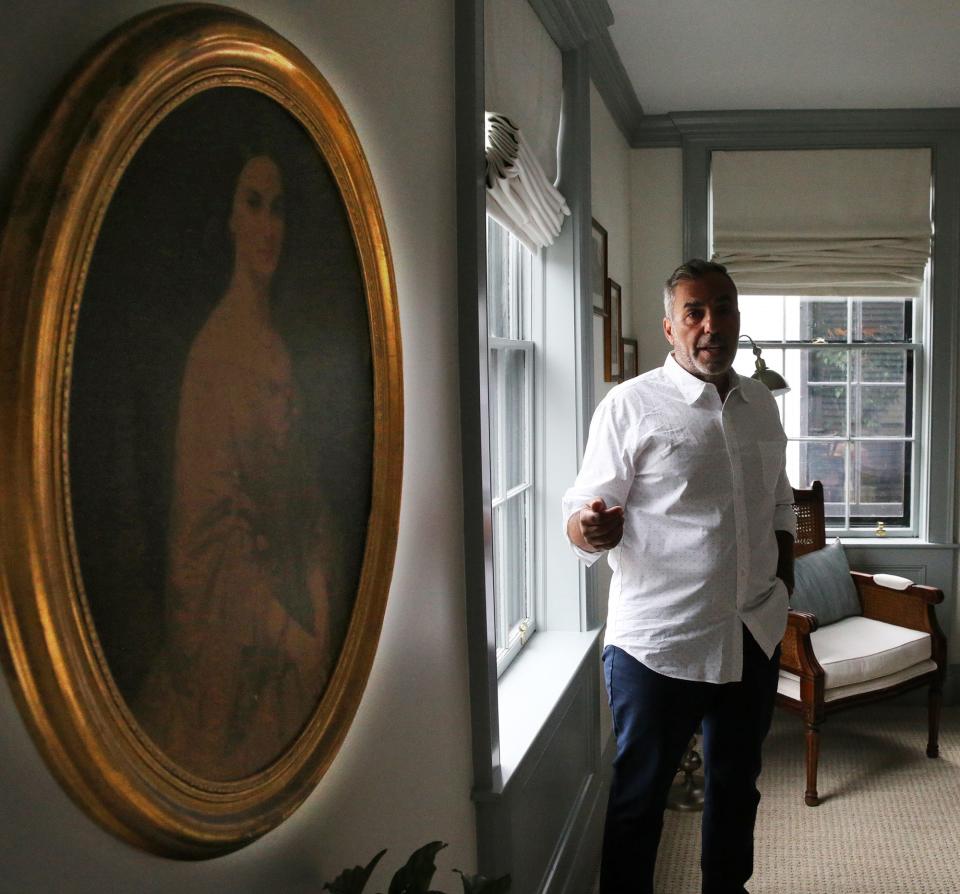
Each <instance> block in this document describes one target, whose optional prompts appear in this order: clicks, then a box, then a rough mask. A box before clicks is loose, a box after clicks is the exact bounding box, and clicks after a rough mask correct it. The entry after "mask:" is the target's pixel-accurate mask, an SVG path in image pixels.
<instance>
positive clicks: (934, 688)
mask: <svg viewBox="0 0 960 894" xmlns="http://www.w3.org/2000/svg"><path fill="white" fill-rule="evenodd" d="M938 683H939V681H937V682H936V683H931V684H930V693H929V695H928V696H927V757H940V707H941V705H942V704H943V692H942V691H941V689H940V686H939V685H938Z"/></svg>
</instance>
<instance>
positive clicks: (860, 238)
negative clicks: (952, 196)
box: [710, 149, 932, 297]
mask: <svg viewBox="0 0 960 894" xmlns="http://www.w3.org/2000/svg"><path fill="white" fill-rule="evenodd" d="M710 185H711V202H712V207H713V215H712V223H713V258H714V259H715V260H717V261H719V262H720V263H722V264H725V265H726V266H727V268H728V269H729V271H730V274H731V275H732V276H733V278H734V280H735V281H736V283H737V287H738V289H739V290H740V292H741V293H742V294H776V295H798V294H802V295H824V294H830V295H838V294H839V295H850V296H868V297H869V296H883V295H891V296H903V297H909V296H916V295H918V294H919V292H920V290H921V288H922V286H923V281H924V273H925V269H926V264H927V260H928V258H929V256H930V238H931V234H932V224H931V218H930V206H931V201H930V197H931V157H930V151H929V150H928V149H829V150H827V149H823V150H821V149H813V150H790V151H779V150H778V151H772V150H771V151H723V152H714V153H713V154H712V158H711V171H710Z"/></svg>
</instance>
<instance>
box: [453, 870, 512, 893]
mask: <svg viewBox="0 0 960 894" xmlns="http://www.w3.org/2000/svg"><path fill="white" fill-rule="evenodd" d="M453 871H454V872H455V873H457V875H459V876H460V881H462V882H463V894H507V892H508V891H509V890H510V876H509V875H502V876H500V878H487V877H486V876H483V875H465V874H464V873H462V872H461V871H460V870H459V869H454V870H453Z"/></svg>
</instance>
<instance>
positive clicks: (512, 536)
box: [493, 491, 530, 649]
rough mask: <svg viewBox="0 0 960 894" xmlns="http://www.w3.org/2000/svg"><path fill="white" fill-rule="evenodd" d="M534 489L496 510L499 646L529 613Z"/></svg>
mask: <svg viewBox="0 0 960 894" xmlns="http://www.w3.org/2000/svg"><path fill="white" fill-rule="evenodd" d="M529 502H530V491H524V492H523V493H520V494H517V495H516V496H515V497H513V498H511V499H510V500H508V501H507V502H506V503H502V504H501V505H499V506H497V507H495V508H494V510H493V535H494V543H495V545H496V546H495V553H494V578H495V588H496V594H497V614H498V618H499V619H500V621H501V622H502V623H498V624H497V648H498V649H503V648H506V645H507V644H506V642H505V639H506V636H505V634H506V632H507V631H509V630H511V629H513V628H514V627H515V626H516V625H517V624H519V623H520V621H522V620H523V619H524V618H525V617H526V605H527V512H528V510H529Z"/></svg>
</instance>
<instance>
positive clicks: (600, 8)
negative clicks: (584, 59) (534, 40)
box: [529, 0, 613, 50]
mask: <svg viewBox="0 0 960 894" xmlns="http://www.w3.org/2000/svg"><path fill="white" fill-rule="evenodd" d="M529 2H530V6H531V7H532V8H533V11H534V12H535V13H536V14H537V16H539V18H540V21H541V22H543V26H544V28H546V29H547V32H548V33H549V35H550V36H551V37H552V38H553V41H554V43H556V45H557V46H558V47H560V49H561V50H575V49H577V48H578V47H581V46H583V45H584V44H585V43H589V42H590V41H591V40H593V39H595V38H596V37H598V36H600V35H601V34H606V33H607V29H608V28H609V27H610V26H611V25H612V24H613V10H612V9H610V4H609V3H607V0H529Z"/></svg>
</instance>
